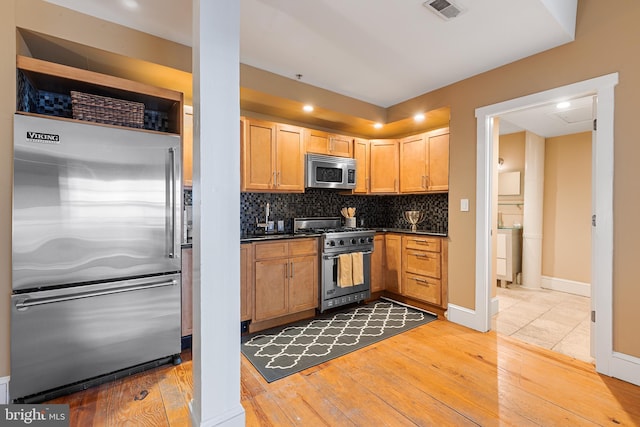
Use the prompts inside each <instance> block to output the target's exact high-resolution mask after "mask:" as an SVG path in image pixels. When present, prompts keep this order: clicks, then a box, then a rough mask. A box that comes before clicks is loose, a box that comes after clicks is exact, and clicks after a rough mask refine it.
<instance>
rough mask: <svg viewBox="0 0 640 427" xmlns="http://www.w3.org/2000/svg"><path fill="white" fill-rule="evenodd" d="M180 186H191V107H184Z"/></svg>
mask: <svg viewBox="0 0 640 427" xmlns="http://www.w3.org/2000/svg"><path fill="white" fill-rule="evenodd" d="M182 126H183V127H182V184H183V185H186V186H191V185H192V184H193V107H192V106H190V105H185V106H184V117H183V124H182Z"/></svg>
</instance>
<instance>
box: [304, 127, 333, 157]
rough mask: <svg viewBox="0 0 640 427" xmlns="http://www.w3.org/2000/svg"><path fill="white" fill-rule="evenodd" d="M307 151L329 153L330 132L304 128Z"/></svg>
mask: <svg viewBox="0 0 640 427" xmlns="http://www.w3.org/2000/svg"><path fill="white" fill-rule="evenodd" d="M304 142H305V150H306V152H307V153H316V154H329V134H328V133H327V132H322V131H319V130H315V129H305V130H304Z"/></svg>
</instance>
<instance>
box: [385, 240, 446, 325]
mask: <svg viewBox="0 0 640 427" xmlns="http://www.w3.org/2000/svg"><path fill="white" fill-rule="evenodd" d="M376 237H377V236H376ZM384 238H385V256H384V259H385V264H384V265H383V274H384V278H385V283H384V288H385V295H387V296H388V297H390V298H394V299H397V300H399V301H400V302H405V303H408V304H413V305H416V306H419V307H421V308H425V309H427V310H429V311H433V312H434V313H436V314H438V316H440V317H443V316H444V312H445V311H446V310H447V293H448V289H447V260H448V250H447V239H446V238H444V237H436V236H425V235H416V234H403V235H398V234H386V235H385V236H384Z"/></svg>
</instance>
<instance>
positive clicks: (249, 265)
mask: <svg viewBox="0 0 640 427" xmlns="http://www.w3.org/2000/svg"><path fill="white" fill-rule="evenodd" d="M252 284H253V245H252V244H251V243H243V244H241V245H240V321H241V322H244V321H245V320H251V316H252V315H253V291H252V288H253V286H252Z"/></svg>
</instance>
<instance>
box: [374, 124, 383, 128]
mask: <svg viewBox="0 0 640 427" xmlns="http://www.w3.org/2000/svg"><path fill="white" fill-rule="evenodd" d="M373 127H374V128H376V129H381V128H382V123H376V124H374V125H373Z"/></svg>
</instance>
